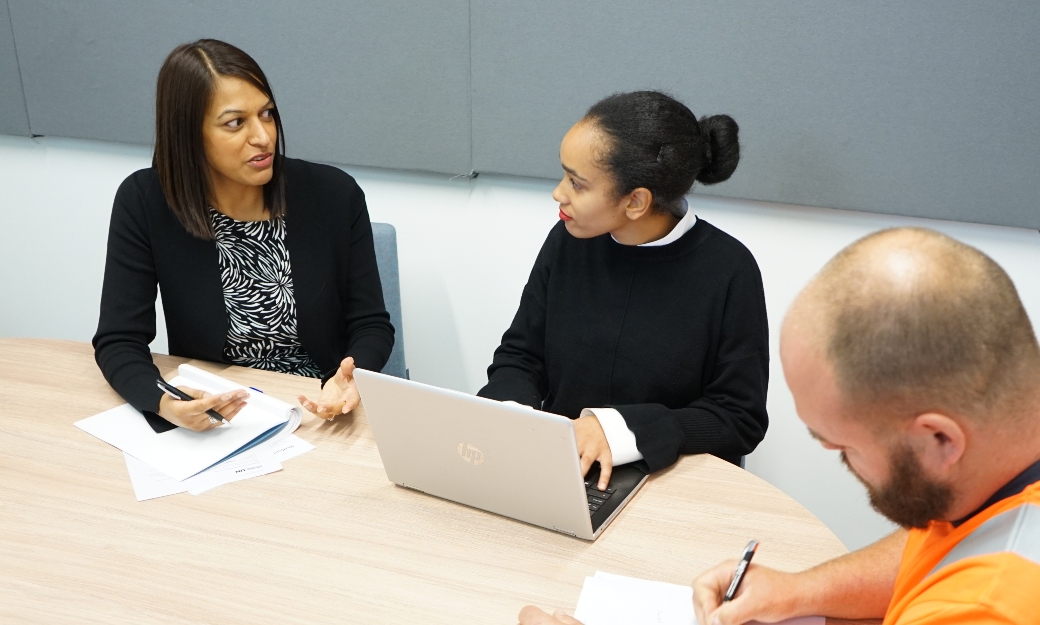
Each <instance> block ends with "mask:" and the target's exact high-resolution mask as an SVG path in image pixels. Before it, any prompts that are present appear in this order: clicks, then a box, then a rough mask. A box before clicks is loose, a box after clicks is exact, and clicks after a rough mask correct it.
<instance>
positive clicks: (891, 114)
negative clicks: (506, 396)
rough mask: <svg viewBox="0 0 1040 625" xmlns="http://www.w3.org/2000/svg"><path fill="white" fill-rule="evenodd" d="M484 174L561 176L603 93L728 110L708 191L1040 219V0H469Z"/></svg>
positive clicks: (701, 111)
mask: <svg viewBox="0 0 1040 625" xmlns="http://www.w3.org/2000/svg"><path fill="white" fill-rule="evenodd" d="M471 11H472V18H471V19H472V38H473V40H472V46H473V54H472V58H473V159H474V167H475V168H476V169H477V171H488V172H502V173H509V174H519V175H526V176H540V177H558V176H559V175H560V173H561V171H560V167H559V161H558V151H559V142H560V139H561V138H562V137H563V135H564V133H565V132H566V131H567V129H568V128H569V127H570V126H571V125H572V124H573V123H574V122H576V121H577V120H578V119H579V118H580V117H581V116H582V114H583V112H584V111H585V110H586V109H587V108H588V107H589V106H590V105H591V104H593V103H594V102H595V101H596V100H598V99H599V98H601V97H603V96H605V95H607V94H609V93H611V92H615V91H627V90H633V89H643V88H656V89H664V90H666V91H668V92H671V93H673V94H674V95H676V96H678V97H679V98H680V99H681V100H683V101H684V102H685V103H686V104H688V105H689V106H690V108H691V109H692V110H693V111H694V113H696V114H697V115H698V116H702V115H708V114H713V113H728V114H730V115H732V116H733V117H734V118H735V119H736V120H737V122H738V123H739V124H740V127H741V138H742V145H743V155H742V161H741V164H740V166H739V168H738V169H737V172H736V174H735V175H734V176H733V178H732V179H730V180H729V181H727V182H725V183H722V184H720V185H718V186H715V187H698V189H697V190H698V192H703V193H710V194H717V195H724V196H729V197H738V198H747V199H758V200H768V201H774V202H788V203H793V204H803V205H811V206H827V207H834V208H845V209H856V210H865V211H871V212H880V213H894V214H903V215H915V216H925V217H936V218H946V219H956V220H964V221H973V222H981V223H993V224H1003V225H1013V226H1025V227H1030V228H1036V227H1038V226H1040V35H1038V33H1040V2H1037V1H1036V0H1015V1H1002V2H991V1H989V0H941V1H939V0H933V1H917V2H904V1H899V2H896V1H889V2H834V1H833V0H816V1H801V2H761V1H758V0H729V1H728V2H705V1H692V0H662V1H660V2H653V3H647V2H630V1H626V0H600V1H598V2H575V1H571V2H558V1H552V0H526V1H525V2H515V1H511V0H473V1H472V8H471Z"/></svg>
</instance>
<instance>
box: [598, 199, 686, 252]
mask: <svg viewBox="0 0 1040 625" xmlns="http://www.w3.org/2000/svg"><path fill="white" fill-rule="evenodd" d="M682 210H683V217H682V219H680V220H679V223H677V224H675V227H674V228H672V231H671V232H669V233H668V234H666V235H665V236H664V237H663V238H661V239H658V240H656V241H650V242H649V243H643V244H642V245H639V246H638V247H659V246H661V245H668V244H669V243H674V242H675V241H678V240H679V238H680V237H682V235H684V234H686V233H687V232H689V231H690V230H692V229H693V227H694V226H696V225H697V216H696V215H694V214H693V211H691V210H690V205H689V203H688V202H687V201H686V198H683V199H682ZM610 238H612V239H613V238H614V235H610ZM614 241H617V239H614Z"/></svg>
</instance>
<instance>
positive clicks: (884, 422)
mask: <svg viewBox="0 0 1040 625" xmlns="http://www.w3.org/2000/svg"><path fill="white" fill-rule="evenodd" d="M780 356H781V360H782V361H783V366H784V375H785V377H786V380H787V384H788V386H789V387H790V388H791V392H792V394H793V395H794V399H795V406H796V409H797V411H798V416H799V417H800V418H801V419H802V421H803V422H805V424H806V425H807V426H808V428H809V432H810V433H811V434H812V436H813V437H814V438H816V439H817V440H819V441H820V443H821V444H822V445H823V446H824V447H825V448H827V449H833V450H837V451H840V452H841V457H842V460H843V461H844V462H845V464H846V466H848V468H849V469H850V470H851V471H852V472H853V473H854V474H855V475H856V476H857V477H858V478H859V479H860V481H862V482H863V484H864V485H865V486H866V488H867V490H868V491H869V493H870V500H871V503H872V504H873V505H874V507H875V508H876V509H877V510H878V511H879V512H881V513H882V514H884V515H885V516H887V517H888V518H890V519H892V520H893V521H894V522H896V523H897V524H899V525H900V526H902V528H903V529H900V530H898V531H896V532H895V533H894V534H892V535H891V536H888V537H887V538H884V539H882V540H881V541H879V542H878V543H876V544H874V545H872V546H870V547H867V548H865V549H861V550H859V551H856V552H853V553H850V554H848V555H846V556H843V557H841V558H838V559H836V560H832V561H830V562H827V563H824V564H822V565H820V566H818V567H815V568H813V569H810V570H808V571H804V572H802V573H794V574H792V573H781V572H778V571H774V570H771V569H769V568H766V567H761V566H757V565H754V564H753V565H751V567H750V568H749V569H748V572H747V574H746V576H745V577H744V582H743V585H742V586H741V589H740V592H739V593H738V595H737V597H736V598H735V599H734V600H733V601H730V602H728V603H722V597H723V595H724V594H725V592H726V589H727V588H728V587H729V584H730V580H731V579H732V575H733V570H734V568H735V566H736V561H735V560H734V561H730V562H724V563H722V564H720V565H719V566H718V567H716V568H714V569H712V570H710V571H708V572H707V573H705V574H704V575H702V576H701V577H700V578H698V579H697V581H696V582H695V583H694V607H695V609H696V611H697V618H698V620H699V621H700V622H701V623H704V624H720V625H734V624H737V623H744V622H747V621H750V620H758V621H762V622H767V623H768V622H775V621H778V620H782V619H786V618H791V617H796V616H805V615H824V616H831V617H841V618H851V619H859V618H880V617H882V616H883V617H884V618H885V625H891V624H896V623H900V624H907V623H915V624H917V623H920V624H928V625H940V624H947V623H1040V347H1038V345H1037V341H1036V337H1035V335H1034V333H1033V328H1032V326H1031V324H1030V322H1029V318H1028V316H1027V315H1026V312H1025V309H1024V308H1023V307H1022V303H1021V302H1020V301H1019V298H1018V294H1017V292H1016V291H1015V287H1014V285H1013V284H1012V282H1011V280H1010V278H1008V276H1007V274H1006V273H1004V271H1003V270H1002V269H1001V268H1000V267H999V266H998V265H997V264H996V263H995V262H993V261H992V260H991V259H990V258H989V257H987V256H986V255H985V254H982V253H981V252H979V251H978V250H976V249H974V248H971V247H969V246H967V245H964V244H962V243H959V242H957V241H955V240H953V239H951V238H949V237H947V236H944V235H942V234H939V233H937V232H933V231H930V230H924V229H916V228H906V229H896V230H886V231H882V232H879V233H876V234H873V235H870V236H868V237H866V238H864V239H861V240H859V241H857V242H856V243H853V244H852V245H850V246H849V247H847V248H846V249H845V250H843V251H842V252H840V253H839V254H838V255H837V256H836V257H835V258H834V259H832V260H831V261H830V262H829V263H828V264H827V265H826V266H825V267H824V268H823V270H821V272H820V273H819V274H818V275H817V276H816V277H815V278H814V279H813V280H812V282H811V283H810V284H809V285H808V286H807V287H806V288H805V289H804V290H803V291H802V292H801V294H799V296H798V298H797V299H796V300H795V303H794V304H793V305H792V306H791V309H790V311H789V312H788V314H787V317H786V319H785V320H784V324H783V327H782V331H781V340H780ZM520 620H521V623H523V625H549V624H573V623H577V621H575V620H574V619H573V618H571V617H568V616H566V615H563V614H561V613H557V614H555V615H552V616H550V615H548V614H546V613H544V612H542V611H541V610H538V609H537V608H533V607H531V606H528V607H527V608H524V611H523V612H521V615H520Z"/></svg>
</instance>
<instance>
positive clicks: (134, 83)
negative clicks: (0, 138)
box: [10, 0, 471, 173]
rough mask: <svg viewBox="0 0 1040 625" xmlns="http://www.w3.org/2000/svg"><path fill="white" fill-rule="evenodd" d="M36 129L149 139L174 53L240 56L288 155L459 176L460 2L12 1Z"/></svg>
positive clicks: (462, 108)
mask: <svg viewBox="0 0 1040 625" xmlns="http://www.w3.org/2000/svg"><path fill="white" fill-rule="evenodd" d="M10 7H11V15H12V17H13V25H14V33H15V36H16V39H17V41H18V52H19V60H20V62H21V69H22V77H23V81H24V84H25V91H26V96H27V100H28V110H29V119H30V120H31V122H32V127H33V131H34V132H36V133H39V134H44V135H60V136H65V137H81V138H89V139H103V140H107V141H121V142H130V143H151V142H152V141H153V136H154V130H153V124H154V121H153V120H154V94H155V78H156V75H157V73H158V71H159V67H160V66H161V64H162V61H163V59H164V58H165V57H166V55H167V54H168V53H169V52H170V50H172V49H173V48H174V46H176V45H177V44H180V43H183V42H186V41H192V40H195V39H198V38H200V37H212V38H216V39H223V40H225V41H228V42H230V43H233V44H235V45H237V46H239V47H240V48H242V49H244V50H245V51H246V52H248V53H249V54H250V55H252V56H253V58H255V59H256V60H257V62H258V63H259V64H260V66H261V67H262V68H263V69H264V72H265V73H266V74H267V76H268V79H269V80H270V81H271V84H272V87H273V89H274V92H275V97H276V98H277V99H278V105H279V109H280V111H281V113H282V117H283V121H284V125H285V134H286V139H287V147H288V153H289V155H290V156H298V157H302V158H307V159H312V160H318V161H325V162H333V163H342V164H354V165H370V166H375V167H390V168H398V169H416V170H430V171H439V172H449V173H459V172H465V171H469V170H470V162H471V159H470V118H469V114H470V111H469V106H470V102H469V80H470V65H469V53H470V51H469V4H468V2H467V1H466V0H424V1H423V2H414V1H412V0H381V1H380V2H365V1H363V0H350V1H342V2H320V3H319V2H276V1H273V0H252V1H241V0H223V1H216V0H204V1H197V2H191V3H188V2H139V1H134V0H122V1H118V0H91V1H90V2H83V1H82V0H10Z"/></svg>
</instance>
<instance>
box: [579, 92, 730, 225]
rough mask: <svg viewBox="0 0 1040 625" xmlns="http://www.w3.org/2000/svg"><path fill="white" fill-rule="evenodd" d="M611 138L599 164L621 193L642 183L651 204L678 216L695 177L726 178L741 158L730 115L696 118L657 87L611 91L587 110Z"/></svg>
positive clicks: (705, 180) (588, 117)
mask: <svg viewBox="0 0 1040 625" xmlns="http://www.w3.org/2000/svg"><path fill="white" fill-rule="evenodd" d="M585 120H587V121H589V122H592V123H594V124H595V125H596V127H597V128H599V129H600V130H602V131H603V132H604V133H605V134H606V136H607V137H608V138H609V143H610V145H609V146H608V148H607V152H606V153H605V154H603V155H601V156H600V158H599V160H600V161H601V167H603V169H604V170H606V171H607V172H608V173H610V174H611V175H612V176H613V177H614V182H615V194H616V195H617V197H619V198H620V197H621V196H623V195H625V194H627V193H631V192H632V191H634V190H635V189H638V188H640V187H642V188H645V189H647V190H648V191H650V193H651V194H652V195H653V198H654V199H653V205H654V207H655V208H657V209H660V210H663V211H667V212H670V213H672V214H673V215H676V216H680V215H681V212H680V210H681V209H680V206H681V201H682V197H683V196H684V195H686V194H687V193H688V192H689V191H690V189H691V188H692V187H693V183H694V181H699V182H701V183H702V184H715V183H717V182H722V181H723V180H726V179H728V178H729V177H730V176H731V175H732V174H733V171H734V170H736V168H737V162H738V161H740V143H739V141H738V140H737V132H738V131H739V127H738V126H737V122H735V121H733V118H732V117H730V116H728V115H712V116H711V117H702V118H701V119H700V120H698V119H697V117H696V116H695V115H694V114H693V112H692V111H690V109H688V108H687V107H686V105H685V104H683V103H682V102H679V101H678V100H676V99H674V98H672V97H670V96H668V95H666V94H664V93H661V92H659V91H633V92H630V93H615V94H614V95H611V96H608V97H606V98H603V99H602V100H600V101H599V102H597V103H596V104H594V105H592V108H590V109H589V111H588V112H587V113H586V114H585Z"/></svg>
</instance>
